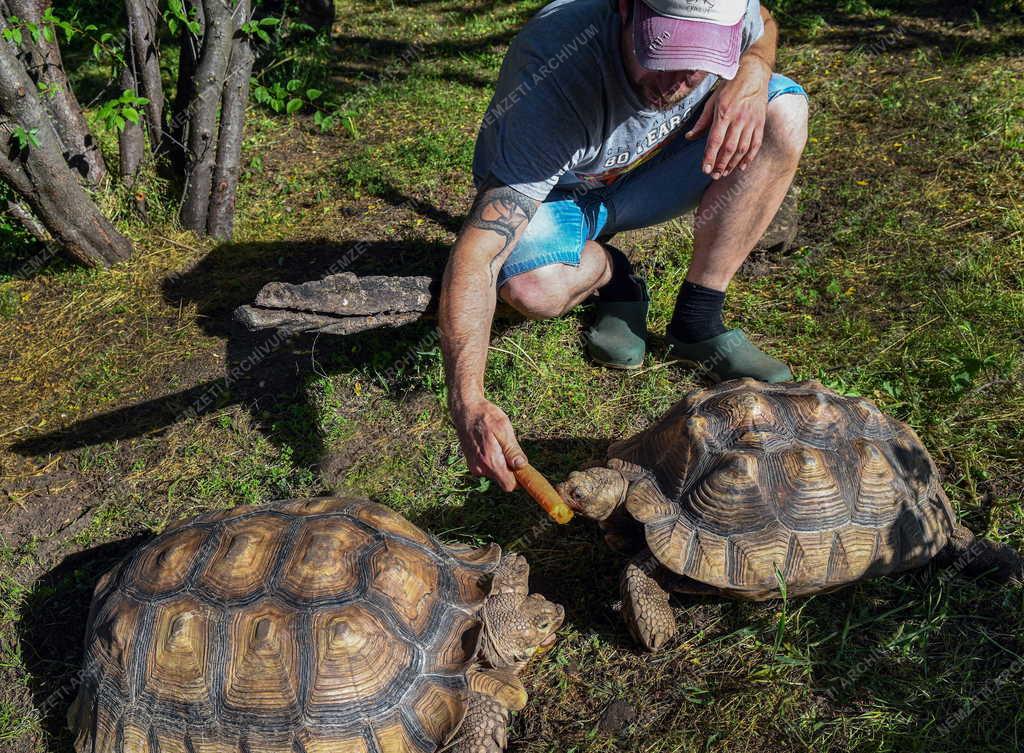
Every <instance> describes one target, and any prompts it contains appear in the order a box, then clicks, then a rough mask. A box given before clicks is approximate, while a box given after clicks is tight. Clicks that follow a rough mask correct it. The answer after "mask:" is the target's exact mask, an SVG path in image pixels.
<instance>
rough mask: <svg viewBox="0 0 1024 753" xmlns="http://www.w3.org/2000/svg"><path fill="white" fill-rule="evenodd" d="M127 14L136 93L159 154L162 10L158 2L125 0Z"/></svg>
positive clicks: (155, 150)
mask: <svg viewBox="0 0 1024 753" xmlns="http://www.w3.org/2000/svg"><path fill="white" fill-rule="evenodd" d="M125 9H126V10H127V12H128V47H129V54H128V56H127V57H128V65H129V67H131V68H132V75H133V77H134V79H135V87H133V88H134V89H135V93H136V94H138V95H139V96H140V97H145V98H146V99H148V100H149V103H148V104H147V105H146V106H145V108H144V109H145V113H146V119H145V120H146V130H147V131H148V132H149V143H150V148H151V149H152V150H153V153H154V154H156V153H157V151H158V150H159V149H160V145H161V143H162V142H163V131H164V120H163V118H164V89H163V83H162V82H161V80H160V48H159V46H158V39H157V29H159V19H160V8H159V2H157V0H125Z"/></svg>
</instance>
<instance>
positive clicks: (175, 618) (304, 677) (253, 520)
mask: <svg viewBox="0 0 1024 753" xmlns="http://www.w3.org/2000/svg"><path fill="white" fill-rule="evenodd" d="M528 577H529V568H528V566H527V564H526V561H525V560H524V559H523V558H522V557H521V556H518V555H515V554H508V555H505V556H502V554H501V550H500V548H499V547H498V546H497V545H491V546H489V547H485V548H482V549H472V548H469V547H461V546H451V545H445V544H443V543H441V542H440V541H438V540H437V539H436V538H434V537H433V536H429V535H427V534H426V533H424V532H423V531H422V530H420V529H419V528H417V527H416V526H415V525H413V524H412V523H410V522H409V521H408V520H406V519H405V518H403V517H402V516H401V515H398V514H397V513H395V512H393V511H391V510H389V509H388V508H386V507H383V506H381V505H378V504H374V503H373V502H370V501H368V500H364V499H348V498H317V499H305V500H291V501H286V502H281V503H275V504H273V505H269V506H265V507H257V508H254V507H239V508H235V509H233V510H229V511H224V512H218V513H213V514H209V515H204V516H201V517H198V518H196V519H194V520H192V521H189V522H187V523H185V524H183V525H180V526H177V527H174V528H172V529H171V530H168V531H166V532H165V533H163V534H162V535H160V536H158V537H157V538H155V539H154V540H152V541H150V542H149V543H147V544H146V545H144V546H143V547H141V548H140V549H138V550H137V551H135V552H134V553H133V554H131V555H129V556H128V557H127V558H126V559H125V560H124V561H122V562H121V563H120V564H119V565H117V566H116V567H115V568H114V569H113V570H111V571H110V572H109V573H107V574H106V575H105V576H104V577H103V578H102V579H101V580H100V582H99V583H98V584H97V586H96V591H95V595H94V598H93V603H92V608H91V610H90V615H89V620H88V626H87V628H86V642H85V660H84V666H83V669H82V672H81V674H80V678H81V687H80V690H79V693H78V697H77V699H76V701H75V703H74V705H73V706H72V708H71V710H70V711H69V714H68V721H69V724H70V725H71V727H72V729H73V730H74V731H77V739H76V742H75V748H76V750H77V751H78V753H86V751H88V752H89V753H228V752H231V753H270V752H271V751H273V752H274V753H286V752H287V753H328V752H329V753H432V752H433V751H435V750H437V749H438V748H439V747H441V746H443V745H446V744H448V743H449V742H450V741H452V740H453V738H454V742H453V743H452V747H450V748H448V750H451V751H458V752H459V753H498V751H500V750H503V749H504V747H505V743H506V735H507V724H508V718H509V711H510V710H518V709H520V708H522V706H523V705H524V704H525V702H526V693H525V691H524V689H523V686H522V684H521V682H520V681H519V679H518V677H517V673H518V672H519V671H520V670H521V669H522V667H523V666H524V664H525V663H526V662H527V661H528V660H529V659H530V657H531V656H532V655H533V654H534V653H535V652H536V651H537V650H538V649H539V648H540V647H543V646H548V645H550V644H551V643H552V642H553V640H554V637H555V631H556V630H557V629H558V627H559V626H560V624H561V622H562V618H563V611H562V608H561V607H560V606H557V605H555V604H553V603H551V602H549V601H546V600H545V599H544V598H543V597H541V596H539V595H537V594H533V595H528V585H527V580H528Z"/></svg>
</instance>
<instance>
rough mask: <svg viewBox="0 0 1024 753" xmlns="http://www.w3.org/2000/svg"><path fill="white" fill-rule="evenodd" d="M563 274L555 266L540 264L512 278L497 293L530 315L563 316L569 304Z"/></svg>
mask: <svg viewBox="0 0 1024 753" xmlns="http://www.w3.org/2000/svg"><path fill="white" fill-rule="evenodd" d="M562 282H563V281H562V280H561V276H560V275H559V274H558V271H557V269H556V268H555V267H554V266H553V265H552V266H547V267H539V268H538V269H533V270H531V271H529V272H523V273H522V274H519V275H516V276H515V277H512V278H511V279H509V281H508V282H506V283H505V284H504V285H502V286H501V289H500V290H499V291H498V294H499V295H500V296H501V299H502V300H503V301H505V303H507V304H508V305H509V306H511V307H512V308H514V309H515V310H516V311H518V312H519V313H521V314H523V316H527V317H529V318H530V319H551V318H552V317H556V316H561V315H562V314H564V313H565V311H566V309H568V307H569V300H568V295H567V292H566V289H565V286H564V285H563V284H562Z"/></svg>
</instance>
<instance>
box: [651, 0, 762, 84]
mask: <svg viewBox="0 0 1024 753" xmlns="http://www.w3.org/2000/svg"><path fill="white" fill-rule="evenodd" d="M634 2H635V4H636V5H635V10H634V18H635V21H634V23H633V44H634V46H635V48H636V56H637V60H638V61H639V63H640V65H642V66H643V67H644V68H649V69H651V70H655V71H679V70H697V71H708V72H709V73H715V74H717V75H719V76H722V77H723V78H732V77H733V76H735V75H736V70H737V69H738V68H739V61H740V46H741V43H742V39H743V16H744V14H745V13H746V10H747V2H746V0H634Z"/></svg>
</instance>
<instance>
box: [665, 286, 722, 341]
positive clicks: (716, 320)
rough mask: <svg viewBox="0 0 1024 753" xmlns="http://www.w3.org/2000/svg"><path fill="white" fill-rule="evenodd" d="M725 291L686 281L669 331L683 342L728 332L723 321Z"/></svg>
mask: <svg viewBox="0 0 1024 753" xmlns="http://www.w3.org/2000/svg"><path fill="white" fill-rule="evenodd" d="M724 303H725V293H723V292H722V291H720V290H714V289H712V288H706V287H704V286H703V285H697V284H696V283H693V282H690V281H689V280H686V281H685V282H684V283H683V286H682V287H681V288H680V289H679V295H678V297H676V310H675V311H674V312H673V314H672V322H671V323H670V324H669V325H668V331H669V333H670V334H671V335H672V336H673V337H674V338H676V339H677V340H681V341H682V342H684V343H699V342H701V341H702V340H710V339H711V338H712V337H715V336H716V335H720V334H722V333H723V332H725V331H726V329H725V325H724V324H723V323H722V304H724Z"/></svg>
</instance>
